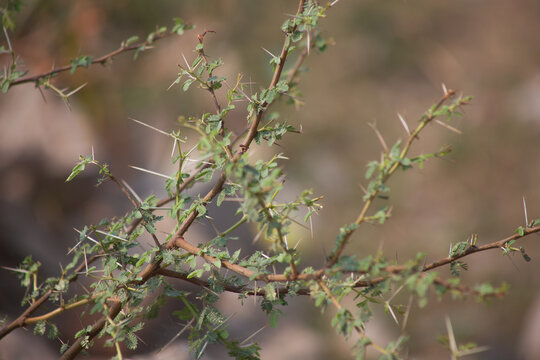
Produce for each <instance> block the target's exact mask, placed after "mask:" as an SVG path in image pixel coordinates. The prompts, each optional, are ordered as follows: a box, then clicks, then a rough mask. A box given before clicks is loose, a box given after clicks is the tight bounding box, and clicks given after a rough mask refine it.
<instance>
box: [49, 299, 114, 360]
mask: <svg viewBox="0 0 540 360" xmlns="http://www.w3.org/2000/svg"><path fill="white" fill-rule="evenodd" d="M111 303H112V305H111V307H110V309H109V314H108V316H104V317H102V318H101V319H99V320H98V321H96V322H95V323H94V325H92V328H91V329H90V331H89V332H88V333H87V334H86V336H85V335H82V336H81V337H79V338H78V339H77V341H75V343H74V344H73V345H71V346H70V347H69V348H68V349H67V350H66V352H64V353H63V354H62V357H60V359H61V360H71V359H75V357H76V356H77V355H78V354H79V353H80V352H81V351H82V350H83V349H84V347H83V344H82V342H83V341H84V340H87V341H91V340H92V339H93V338H94V337H96V335H97V334H99V332H100V331H101V330H102V329H103V327H104V326H105V324H106V323H107V317H108V318H110V319H114V318H115V317H116V315H118V313H119V312H120V310H122V302H121V301H120V300H118V299H115V300H111Z"/></svg>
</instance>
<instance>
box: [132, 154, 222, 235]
mask: <svg viewBox="0 0 540 360" xmlns="http://www.w3.org/2000/svg"><path fill="white" fill-rule="evenodd" d="M211 165H212V164H210V163H207V164H204V165H203V166H201V167H200V168H198V169H197V170H196V171H195V172H194V173H193V174H191V175H190V176H189V177H188V178H187V179H186V180H184V182H183V183H182V184H181V185H180V186H179V187H178V190H177V192H176V194H174V195H173V196H171V197H169V198H166V199H163V200H161V201H159V202H158V203H157V204H156V207H162V206H165V205H167V204H168V203H170V202H171V201H173V200H174V199H176V196H177V195H178V193H179V192H182V191H184V190H185V189H186V188H187V187H188V186H190V185H191V183H193V181H195V178H196V177H197V176H199V174H200V173H201V172H202V171H203V170H205V169H207V168H209V167H210V166H211ZM141 221H142V217H141V218H139V219H137V220H134V221H133V222H132V223H131V226H130V227H129V230H128V231H127V233H128V235H129V234H131V233H132V232H133V231H135V229H136V228H137V226H139V224H140V223H141Z"/></svg>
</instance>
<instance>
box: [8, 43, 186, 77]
mask: <svg viewBox="0 0 540 360" xmlns="http://www.w3.org/2000/svg"><path fill="white" fill-rule="evenodd" d="M173 34H176V33H174V32H164V33H158V34H155V36H154V38H153V39H152V41H148V40H147V41H143V42H140V43H137V44H133V45H128V46H126V45H125V44H122V45H121V46H120V47H119V48H118V49H116V50H114V51H111V52H110V53H108V54H105V55H103V56H101V57H99V58H97V59H93V60H92V61H91V62H90V65H95V64H101V65H105V64H106V63H107V62H108V61H109V60H112V59H113V58H114V57H115V56H116V55H119V54H121V53H124V52H128V51H135V50H137V49H139V48H141V49H148V47H149V46H150V45H151V44H152V43H153V42H155V41H158V40H161V39H164V38H166V37H168V36H171V35H173ZM71 68H72V65H64V66H61V67H59V68H53V69H52V70H51V71H49V72H46V73H42V74H38V75H33V76H25V77H22V78H20V79H17V80H15V81H13V82H11V83H10V86H14V85H20V84H24V83H29V82H34V83H36V85H37V84H38V82H39V80H41V79H44V78H47V77H51V76H56V75H58V74H60V73H62V72H65V71H69V70H71Z"/></svg>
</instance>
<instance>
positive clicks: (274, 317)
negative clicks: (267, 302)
mask: <svg viewBox="0 0 540 360" xmlns="http://www.w3.org/2000/svg"><path fill="white" fill-rule="evenodd" d="M280 314H281V311H279V310H273V311H272V312H271V313H270V317H269V320H270V327H272V328H275V327H276V326H277V325H278V321H279V315H280Z"/></svg>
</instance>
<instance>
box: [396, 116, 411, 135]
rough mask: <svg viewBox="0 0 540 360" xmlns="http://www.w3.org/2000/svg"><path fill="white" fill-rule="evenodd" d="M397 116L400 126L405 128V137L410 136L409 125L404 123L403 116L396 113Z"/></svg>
mask: <svg viewBox="0 0 540 360" xmlns="http://www.w3.org/2000/svg"><path fill="white" fill-rule="evenodd" d="M397 116H398V119H399V121H400V122H401V125H403V127H404V128H405V131H406V132H407V135H409V136H411V130H409V125H407V122H406V121H405V119H404V118H403V116H401V114H400V113H398V114H397Z"/></svg>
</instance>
